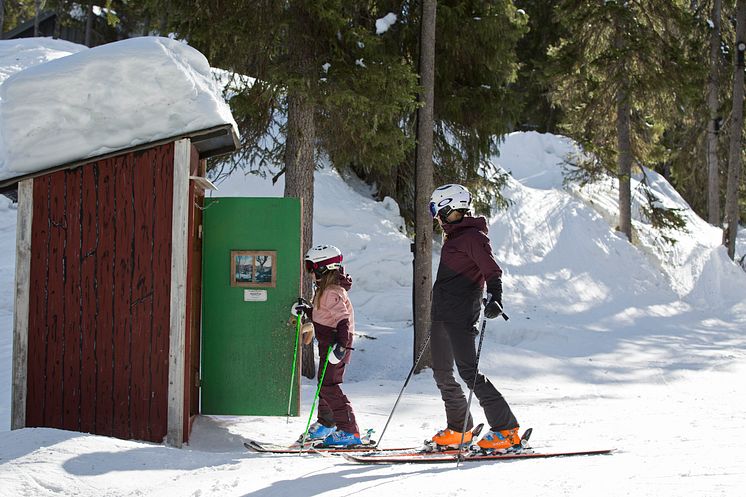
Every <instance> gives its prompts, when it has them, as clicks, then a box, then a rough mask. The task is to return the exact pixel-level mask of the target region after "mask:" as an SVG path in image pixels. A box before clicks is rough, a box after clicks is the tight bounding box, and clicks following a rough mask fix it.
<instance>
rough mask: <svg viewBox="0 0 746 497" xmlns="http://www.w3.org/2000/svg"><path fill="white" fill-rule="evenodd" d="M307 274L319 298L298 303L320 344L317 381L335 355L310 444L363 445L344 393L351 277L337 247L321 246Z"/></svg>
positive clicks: (310, 256)
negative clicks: (315, 442) (313, 442)
mask: <svg viewBox="0 0 746 497" xmlns="http://www.w3.org/2000/svg"><path fill="white" fill-rule="evenodd" d="M304 262H305V267H306V271H308V272H309V273H313V275H314V278H315V285H314V286H315V289H316V291H315V293H314V297H313V302H312V305H308V304H295V305H294V310H295V313H296V314H297V313H298V312H305V313H306V315H307V316H308V317H309V318H310V319H311V320H312V322H313V327H314V332H315V334H316V339H317V340H318V343H319V378H321V373H322V371H323V368H324V363H325V362H326V355H327V352H328V351H329V346H332V353H331V354H330V356H329V362H328V364H327V365H326V373H325V374H324V380H323V382H322V384H321V390H320V392H319V408H318V420H317V421H316V422H315V423H314V424H313V425H311V427H310V429H309V431H308V436H307V440H323V445H333V446H345V447H346V446H351V445H359V444H361V443H362V442H361V440H360V430H359V429H358V426H357V423H356V421H355V414H354V413H353V411H352V405H351V404H350V401H349V400H348V399H347V396H346V395H345V394H344V393H343V392H342V388H341V384H342V381H343V380H344V373H345V367H346V365H347V364H349V362H350V351H351V350H353V349H352V333H353V331H354V329H355V313H354V311H353V309H352V303H351V302H350V299H349V298H348V297H347V291H348V290H349V289H350V288H351V287H352V278H350V276H349V275H346V274H345V273H344V268H343V267H342V252H340V250H339V249H338V248H337V247H334V246H333V245H317V246H315V247H313V248H311V249H310V250H309V251H308V253H307V254H306V257H305V260H304Z"/></svg>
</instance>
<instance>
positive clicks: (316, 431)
mask: <svg viewBox="0 0 746 497" xmlns="http://www.w3.org/2000/svg"><path fill="white" fill-rule="evenodd" d="M335 429H336V426H325V425H322V424H321V423H319V422H318V421H317V422H316V423H314V424H312V425H311V426H310V428H308V435H307V436H306V442H317V441H319V440H324V439H325V438H326V437H328V436H329V435H331V434H332V433H334V430H335ZM301 440H303V435H302V434H301V436H300V437H299V438H298V443H300V442H301Z"/></svg>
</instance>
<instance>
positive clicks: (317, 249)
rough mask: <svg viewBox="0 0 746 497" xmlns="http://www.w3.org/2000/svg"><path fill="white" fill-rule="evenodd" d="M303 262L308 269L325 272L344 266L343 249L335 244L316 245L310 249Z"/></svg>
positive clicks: (318, 272)
mask: <svg viewBox="0 0 746 497" xmlns="http://www.w3.org/2000/svg"><path fill="white" fill-rule="evenodd" d="M303 262H304V263H305V265H306V271H308V272H312V271H313V272H314V273H317V274H324V273H326V272H327V271H331V270H333V269H339V268H341V267H342V251H340V250H339V249H338V248H337V247H335V246H334V245H316V246H314V247H311V248H310V249H308V252H306V257H305V259H304V261H303Z"/></svg>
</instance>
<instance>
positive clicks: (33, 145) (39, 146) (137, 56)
mask: <svg viewBox="0 0 746 497" xmlns="http://www.w3.org/2000/svg"><path fill="white" fill-rule="evenodd" d="M2 43H8V42H2ZM222 124H232V125H233V126H235V122H234V120H233V117H232V115H231V113H230V109H229V108H228V105H227V104H226V103H225V101H224V100H223V98H222V97H221V96H220V92H219V91H218V89H217V87H216V85H215V82H214V79H213V77H212V74H211V72H210V66H209V64H208V62H207V59H205V57H204V56H203V55H202V54H201V53H199V52H198V51H197V50H195V49H194V48H191V47H190V46H188V45H186V44H184V43H181V42H178V41H175V40H171V39H169V38H158V37H141V38H132V39H128V40H123V41H119V42H115V43H110V44H107V45H102V46H99V47H96V48H92V49H90V50H83V51H80V52H78V53H75V54H72V55H68V56H66V57H61V58H59V59H57V60H52V61H50V62H45V63H42V64H38V65H35V66H33V67H30V68H28V69H25V70H22V71H20V72H17V73H15V74H14V75H12V76H10V77H9V78H8V79H7V80H6V81H5V82H4V83H3V84H2V86H0V179H6V178H12V177H16V176H21V175H23V174H27V173H31V172H35V171H39V170H43V169H45V168H48V167H53V166H56V165H60V164H65V163H67V162H72V161H75V160H80V159H85V158H88V157H94V156H97V155H101V154H105V153H109V152H113V151H116V150H121V149H125V148H129V147H132V146H135V145H138V144H143V143H149V142H153V141H156V140H159V139H162V138H169V137H172V136H176V135H179V134H182V133H188V132H191V131H198V130H202V129H207V128H211V127H214V126H218V125H222Z"/></svg>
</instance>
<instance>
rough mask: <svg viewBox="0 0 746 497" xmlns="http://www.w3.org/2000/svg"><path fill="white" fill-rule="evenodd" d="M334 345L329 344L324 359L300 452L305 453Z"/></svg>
mask: <svg viewBox="0 0 746 497" xmlns="http://www.w3.org/2000/svg"><path fill="white" fill-rule="evenodd" d="M332 348H333V345H329V350H327V351H326V360H325V361H324V368H323V369H322V370H321V377H320V378H319V386H318V388H316V395H314V396H313V404H311V412H310V413H309V414H308V423H306V431H305V432H304V433H303V438H302V439H301V441H300V451H299V452H298V453H299V454H302V453H303V446H304V445H305V443H306V438H307V437H308V429H309V428H310V427H311V418H312V417H313V411H314V409H315V408H316V401H317V400H318V399H319V393H320V392H321V385H322V384H323V383H324V375H326V366H327V365H328V364H329V354H331V353H332Z"/></svg>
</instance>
